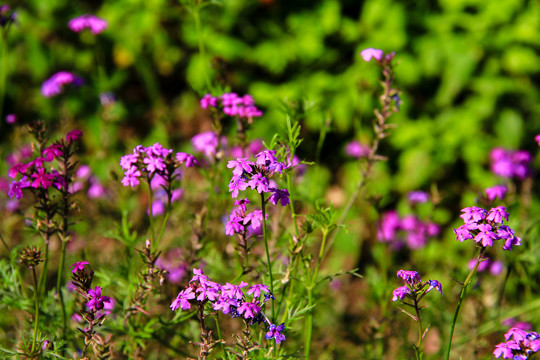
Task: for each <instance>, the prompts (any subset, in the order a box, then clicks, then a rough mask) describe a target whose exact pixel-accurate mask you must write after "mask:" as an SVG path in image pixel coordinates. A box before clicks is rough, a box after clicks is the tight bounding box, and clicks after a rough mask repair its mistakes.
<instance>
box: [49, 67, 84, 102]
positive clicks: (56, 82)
mask: <svg viewBox="0 0 540 360" xmlns="http://www.w3.org/2000/svg"><path fill="white" fill-rule="evenodd" d="M67 84H73V85H74V86H80V85H82V84H83V80H82V79H81V78H80V77H78V76H76V75H73V74H72V73H70V72H67V71H60V72H57V73H56V74H54V75H53V76H51V77H50V78H49V79H48V80H46V81H45V82H44V83H43V85H41V93H42V94H43V96H45V97H51V96H55V95H58V94H60V93H61V92H62V87H63V86H64V85H67Z"/></svg>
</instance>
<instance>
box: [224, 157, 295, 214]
mask: <svg viewBox="0 0 540 360" xmlns="http://www.w3.org/2000/svg"><path fill="white" fill-rule="evenodd" d="M275 155H276V152H275V151H274V150H264V151H261V152H259V153H258V154H256V155H255V158H256V161H255V162H253V161H249V160H248V159H247V158H237V159H236V160H230V161H229V162H228V164H227V167H228V168H229V169H233V171H232V173H233V177H232V179H231V181H230V182H229V192H231V196H232V197H233V198H237V197H238V193H239V191H244V190H246V189H247V188H251V189H253V190H257V192H258V193H259V194H262V193H272V195H270V197H269V199H268V201H270V202H271V203H272V204H274V205H277V203H278V201H279V202H280V204H281V205H282V206H286V205H287V204H289V192H288V190H287V189H283V190H280V189H277V188H276V187H273V186H272V185H271V184H270V177H271V176H272V175H274V174H275V173H280V174H281V173H283V170H285V169H287V168H289V167H290V166H288V165H287V164H284V163H282V162H280V161H278V160H277V158H276V156H275Z"/></svg>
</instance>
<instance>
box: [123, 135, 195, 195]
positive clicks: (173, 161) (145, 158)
mask: <svg viewBox="0 0 540 360" xmlns="http://www.w3.org/2000/svg"><path fill="white" fill-rule="evenodd" d="M197 164H198V163H197V159H195V157H194V156H193V155H191V154H187V153H184V152H178V153H176V154H173V151H172V150H171V149H165V148H164V147H163V146H161V144H159V143H155V144H154V145H152V146H149V147H144V146H142V145H138V146H137V147H136V148H135V149H133V153H132V154H127V155H124V156H122V158H121V159H120V166H121V167H122V169H124V178H123V179H122V184H123V185H124V186H131V187H136V186H137V185H139V183H140V181H139V179H140V178H141V176H143V175H144V176H145V178H146V179H147V180H148V181H151V180H152V179H153V178H154V177H156V176H157V177H161V178H162V179H163V180H164V181H165V183H167V184H170V183H171V182H172V181H173V180H174V179H176V178H178V177H179V176H180V171H179V168H180V166H181V165H183V166H185V167H193V166H195V165H197Z"/></svg>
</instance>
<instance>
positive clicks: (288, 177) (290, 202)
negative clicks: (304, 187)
mask: <svg viewBox="0 0 540 360" xmlns="http://www.w3.org/2000/svg"><path fill="white" fill-rule="evenodd" d="M291 163H292V157H291ZM286 176H287V188H288V191H289V208H290V209H291V216H292V219H293V224H294V233H295V235H296V237H298V234H299V232H298V222H297V221H296V212H295V211H294V198H293V191H292V184H291V175H290V174H289V173H288V172H287V175H286Z"/></svg>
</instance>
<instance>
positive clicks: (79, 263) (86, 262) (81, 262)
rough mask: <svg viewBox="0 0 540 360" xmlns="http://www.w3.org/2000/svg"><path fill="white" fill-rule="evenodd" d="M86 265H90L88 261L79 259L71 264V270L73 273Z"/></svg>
mask: <svg viewBox="0 0 540 360" xmlns="http://www.w3.org/2000/svg"><path fill="white" fill-rule="evenodd" d="M86 265H90V263H89V262H88V261H79V262H76V263H74V264H73V265H71V267H72V268H73V270H71V272H72V273H76V272H77V271H79V270H83V269H84V267H85V266H86Z"/></svg>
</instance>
